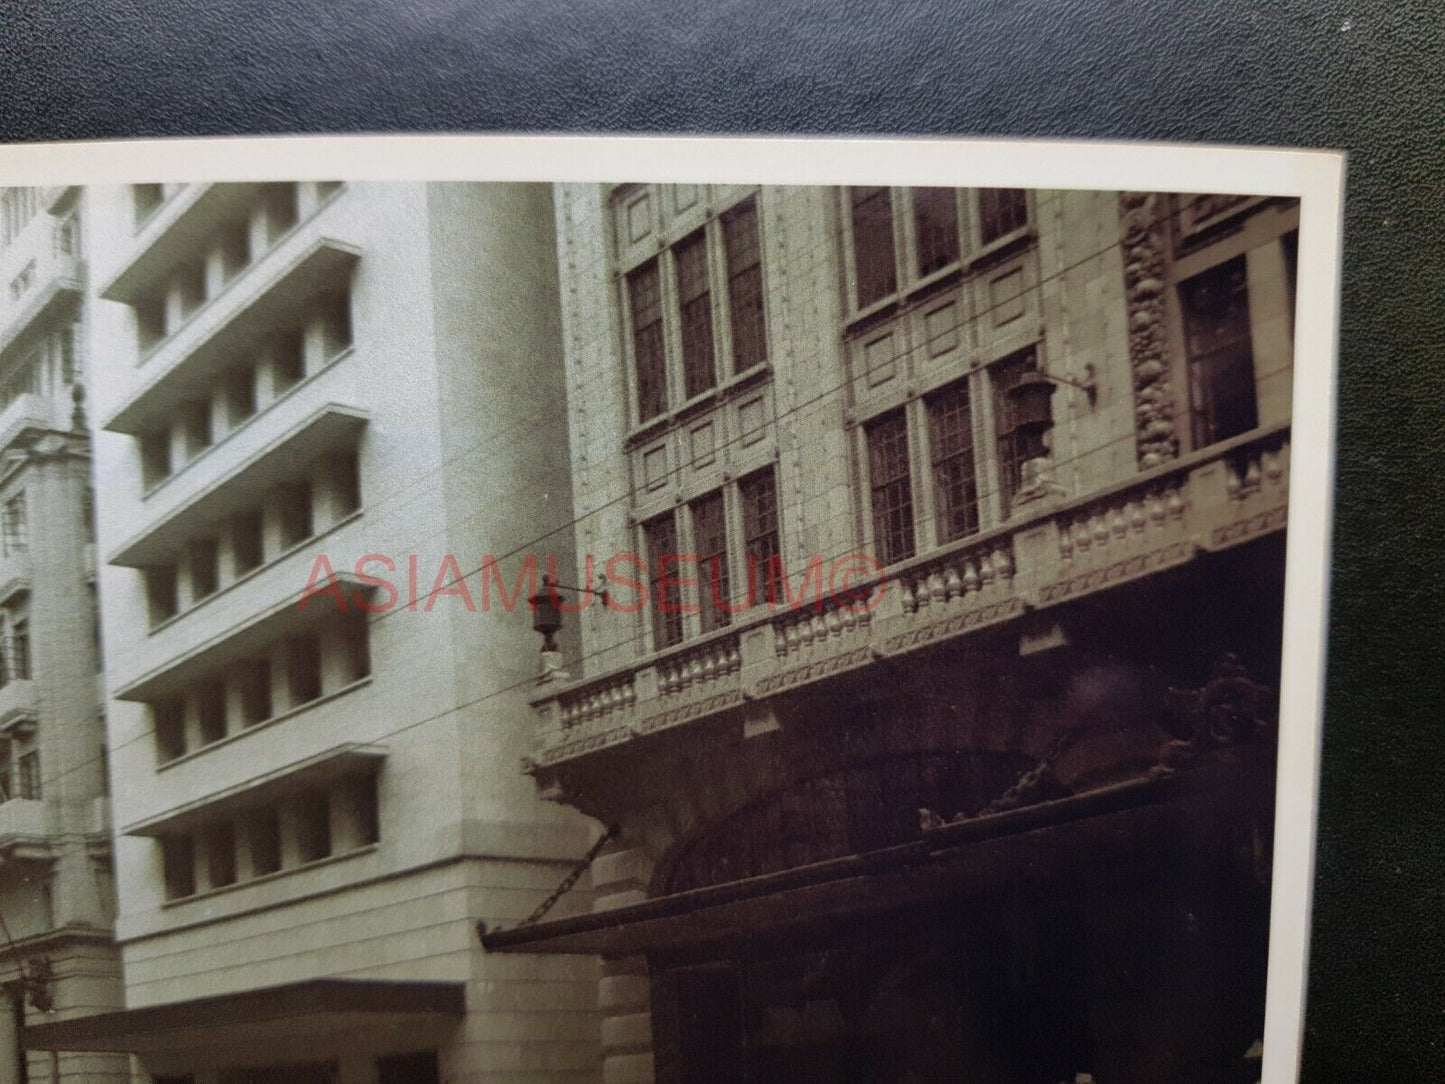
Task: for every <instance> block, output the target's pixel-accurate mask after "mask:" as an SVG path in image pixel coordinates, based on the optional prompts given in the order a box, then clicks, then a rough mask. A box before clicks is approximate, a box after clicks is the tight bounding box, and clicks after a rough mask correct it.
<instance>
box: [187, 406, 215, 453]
mask: <svg viewBox="0 0 1445 1084" xmlns="http://www.w3.org/2000/svg"><path fill="white" fill-rule="evenodd" d="M181 426H182V429H183V430H184V432H185V436H186V458H188V459H194V458H195V457H196V456H198V455H200V454H201V453H202V452H204V451H205V450H206V449H207V448H209V447H210V446H211V445H212V444H213V443H215V434H214V433H213V432H212V431H211V403H210V400H208V399H192V400H191V401H190V402H188V403H186V405H185V406H184V407H182V408H181Z"/></svg>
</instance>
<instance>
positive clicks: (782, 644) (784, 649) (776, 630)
mask: <svg viewBox="0 0 1445 1084" xmlns="http://www.w3.org/2000/svg"><path fill="white" fill-rule="evenodd" d="M787 653H788V637H787V634H786V633H784V632H783V626H782V623H781V622H777V621H774V622H773V654H774V655H776V656H777V657H778V658H780V659H781V658H783V657H784V656H786V655H787Z"/></svg>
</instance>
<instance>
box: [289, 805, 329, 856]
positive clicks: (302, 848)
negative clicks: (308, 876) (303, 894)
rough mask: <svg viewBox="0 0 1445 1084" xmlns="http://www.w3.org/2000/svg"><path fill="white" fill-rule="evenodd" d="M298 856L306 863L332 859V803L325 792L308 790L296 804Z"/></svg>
mask: <svg viewBox="0 0 1445 1084" xmlns="http://www.w3.org/2000/svg"><path fill="white" fill-rule="evenodd" d="M295 812H296V854H297V857H298V858H299V859H300V860H301V861H302V862H303V863H304V862H316V861H319V860H320V859H322V858H329V857H331V803H330V801H329V800H328V798H327V794H326V792H325V791H324V790H308V791H306V792H304V793H303V794H300V795H298V796H297V798H296V802H295Z"/></svg>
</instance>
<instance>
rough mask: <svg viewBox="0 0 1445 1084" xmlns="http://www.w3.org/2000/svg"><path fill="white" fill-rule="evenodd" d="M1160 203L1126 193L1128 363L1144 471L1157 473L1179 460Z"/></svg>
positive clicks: (1122, 208) (1122, 201) (1122, 214)
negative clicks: (1165, 465) (1157, 470)
mask: <svg viewBox="0 0 1445 1084" xmlns="http://www.w3.org/2000/svg"><path fill="white" fill-rule="evenodd" d="M1160 199H1161V197H1159V196H1156V195H1154V194H1152V193H1149V192H1121V193H1120V194H1119V218H1120V226H1121V230H1120V232H1121V234H1122V236H1123V238H1124V298H1125V305H1126V312H1127V318H1128V321H1129V361H1130V364H1131V366H1132V369H1133V376H1134V436H1135V444H1136V448H1137V452H1138V459H1139V466H1140V467H1143V468H1146V469H1147V468H1149V467H1157V466H1158V465H1159V464H1161V463H1165V462H1167V461H1168V460H1171V459H1173V458H1175V457H1176V456H1177V455H1178V454H1179V437H1178V433H1177V432H1176V430H1175V417H1174V397H1173V393H1172V391H1171V389H1170V386H1169V383H1170V381H1169V345H1168V324H1167V323H1166V319H1165V308H1164V275H1165V268H1164V246H1165V240H1164V231H1163V228H1162V226H1161V225H1160V221H1161V219H1162V218H1163V217H1164V216H1163V214H1162V213H1161V210H1160V207H1159V205H1158V204H1159V200H1160Z"/></svg>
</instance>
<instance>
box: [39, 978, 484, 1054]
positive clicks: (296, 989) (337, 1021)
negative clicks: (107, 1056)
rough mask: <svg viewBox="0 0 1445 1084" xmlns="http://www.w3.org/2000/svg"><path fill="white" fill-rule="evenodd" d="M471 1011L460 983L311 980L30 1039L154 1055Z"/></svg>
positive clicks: (83, 1022)
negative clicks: (467, 1008)
mask: <svg viewBox="0 0 1445 1084" xmlns="http://www.w3.org/2000/svg"><path fill="white" fill-rule="evenodd" d="M465 1008H466V997H465V992H464V988H463V985H462V984H461V983H459V982H387V981H380V980H364V979H359V980H354V979H310V980H308V981H305V982H295V983H288V984H287V985H284V986H271V987H266V988H263V989H259V990H246V991H242V992H240V993H234V994H221V995H218V996H216V997H203V998H196V999H194V1000H191V1001H178V1002H171V1003H168V1004H164V1005H148V1006H146V1007H144V1008H138V1009H125V1010H122V1011H120V1012H109V1013H100V1014H99V1015H96V1016H81V1017H76V1018H75V1019H73V1020H60V1021H56V1022H53V1023H45V1024H33V1025H30V1026H27V1027H26V1028H25V1031H24V1043H25V1047H26V1049H28V1050H62V1051H104V1052H113V1053H128V1054H147V1053H164V1052H170V1051H176V1050H181V1049H194V1048H196V1047H199V1046H210V1045H215V1046H232V1045H239V1044H246V1043H255V1042H257V1041H265V1042H275V1041H277V1040H284V1039H298V1038H300V1039H304V1038H306V1037H308V1036H326V1035H336V1034H338V1033H351V1032H356V1031H359V1030H365V1029H370V1028H392V1029H395V1028H404V1029H407V1031H408V1032H409V1033H412V1034H413V1035H415V1033H418V1032H426V1031H428V1030H430V1029H431V1028H435V1029H436V1030H437V1031H438V1032H441V1031H443V1030H445V1029H447V1028H450V1027H451V1026H452V1025H454V1024H455V1023H456V1021H457V1020H458V1019H459V1018H460V1017H461V1016H462V1014H463V1013H464V1012H465Z"/></svg>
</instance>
